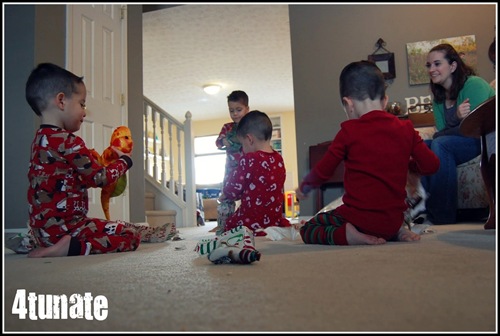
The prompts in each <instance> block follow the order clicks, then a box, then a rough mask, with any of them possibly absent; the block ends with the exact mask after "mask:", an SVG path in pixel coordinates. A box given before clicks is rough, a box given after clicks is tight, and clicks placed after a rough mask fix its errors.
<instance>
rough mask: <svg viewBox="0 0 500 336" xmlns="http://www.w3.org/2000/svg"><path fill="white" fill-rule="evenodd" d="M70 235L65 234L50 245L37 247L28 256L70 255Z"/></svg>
mask: <svg viewBox="0 0 500 336" xmlns="http://www.w3.org/2000/svg"><path fill="white" fill-rule="evenodd" d="M70 240H71V236H70V235H66V236H63V237H62V238H61V239H60V240H59V241H58V242H57V243H55V244H54V245H52V246H49V247H37V248H35V249H33V250H32V251H30V253H28V258H43V257H65V256H67V255H68V250H69V242H70Z"/></svg>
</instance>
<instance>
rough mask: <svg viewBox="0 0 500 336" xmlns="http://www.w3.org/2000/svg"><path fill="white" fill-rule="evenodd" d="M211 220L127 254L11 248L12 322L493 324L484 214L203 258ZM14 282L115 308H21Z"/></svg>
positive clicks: (45, 325)
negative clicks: (102, 314) (395, 237)
mask: <svg viewBox="0 0 500 336" xmlns="http://www.w3.org/2000/svg"><path fill="white" fill-rule="evenodd" d="M214 225H215V223H214V222H209V223H207V225H206V226H204V227H198V228H179V231H180V237H181V238H184V239H183V240H179V241H168V242H165V243H157V244H143V245H141V246H140V247H139V249H138V250H137V251H135V252H127V253H116V254H108V255H92V256H87V257H63V258H44V259H29V258H27V257H26V255H16V254H13V253H11V252H9V251H7V250H6V252H5V253H4V295H3V297H4V328H3V329H4V332H21V331H43V332H48V331H67V332H71V331H75V332H76V331H78V332H86V331H87V332H97V331H104V332H140V331H158V332H178V331H193V332H215V331H223V332H224V331H240V332H245V331H247V332H264V331H270V332H278V331H288V332H290V331H297V332H306V331H312V332H326V331H328V332H349V331H353V332H380V331H388V332H492V333H493V332H496V331H497V317H496V316H497V310H496V308H497V307H496V301H497V299H496V298H497V281H496V280H497V276H496V274H497V267H496V265H497V257H496V256H497V254H496V250H497V244H496V230H488V231H486V230H484V229H483V225H482V223H475V224H474V223H470V224H455V225H446V226H433V227H432V229H434V231H435V232H434V233H426V234H423V236H422V240H421V241H419V242H415V243H397V242H391V243H388V244H385V245H381V246H319V245H305V244H303V243H302V241H301V240H300V239H299V240H280V241H270V240H268V239H266V238H257V239H256V247H257V249H258V250H259V251H260V252H261V253H262V258H261V260H260V261H257V262H255V263H253V264H250V265H237V264H225V265H215V264H212V263H211V262H210V261H208V259H207V258H206V257H198V255H197V254H196V253H195V252H194V251H193V249H194V247H195V245H196V243H197V242H198V240H199V239H200V238H202V237H210V236H211V235H212V234H210V233H208V230H209V229H211V228H212V227H213V226H214ZM18 289H26V291H27V292H35V293H36V294H38V295H40V294H41V296H42V297H44V298H45V297H48V294H52V295H66V296H68V297H69V296H70V295H71V294H74V293H76V294H81V295H84V294H85V293H87V292H89V293H91V294H92V296H93V297H95V296H98V295H103V296H105V297H106V298H107V299H108V307H109V308H108V316H107V318H106V319H105V320H104V321H97V320H96V319H94V320H87V319H85V318H81V319H70V318H68V319H65V320H62V319H52V320H49V319H44V320H41V319H38V320H31V319H30V318H29V317H27V318H26V319H20V318H19V316H18V315H14V314H12V307H13V304H14V298H15V295H16V292H17V290H18ZM70 306H71V305H70ZM90 315H91V316H93V315H92V314H90ZM35 316H38V315H36V314H35Z"/></svg>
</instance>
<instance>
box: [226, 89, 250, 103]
mask: <svg viewBox="0 0 500 336" xmlns="http://www.w3.org/2000/svg"><path fill="white" fill-rule="evenodd" d="M227 101H228V102H241V103H242V104H243V105H245V106H248V95H247V94H246V92H245V91H241V90H236V91H233V92H231V93H230V94H229V96H227Z"/></svg>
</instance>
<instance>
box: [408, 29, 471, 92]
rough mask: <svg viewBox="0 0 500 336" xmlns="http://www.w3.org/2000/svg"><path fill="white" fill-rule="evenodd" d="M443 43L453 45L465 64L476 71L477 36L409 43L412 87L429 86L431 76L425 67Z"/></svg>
mask: <svg viewBox="0 0 500 336" xmlns="http://www.w3.org/2000/svg"><path fill="white" fill-rule="evenodd" d="M441 43H449V44H451V45H452V46H453V47H454V48H455V50H456V51H457V52H458V54H459V55H460V57H462V59H463V60H464V62H465V63H466V64H467V65H469V66H471V67H472V68H473V69H474V70H476V66H477V47H476V36H475V35H466V36H458V37H448V38H442V39H438V40H430V41H420V42H412V43H407V44H406V54H407V57H408V81H409V84H410V85H419V84H429V74H428V73H427V68H426V67H425V63H426V62H427V54H428V53H429V50H431V49H432V48H433V47H434V46H436V45H438V44H441Z"/></svg>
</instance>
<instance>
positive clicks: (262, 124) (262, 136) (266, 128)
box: [236, 110, 273, 141]
mask: <svg viewBox="0 0 500 336" xmlns="http://www.w3.org/2000/svg"><path fill="white" fill-rule="evenodd" d="M247 134H252V135H254V136H255V137H256V138H257V139H259V140H266V141H267V140H270V139H271V136H272V134H273V124H272V123H271V119H269V117H268V116H267V114H265V113H264V112H261V111H257V110H253V111H250V112H248V113H247V114H245V115H244V116H243V118H241V120H240V122H239V123H238V128H237V129H236V136H238V137H243V136H245V135H247Z"/></svg>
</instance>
